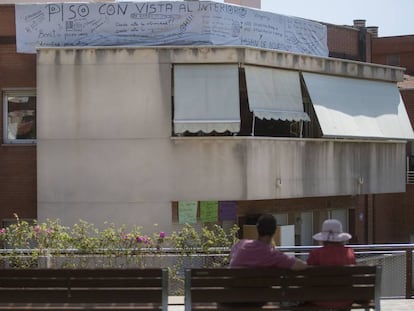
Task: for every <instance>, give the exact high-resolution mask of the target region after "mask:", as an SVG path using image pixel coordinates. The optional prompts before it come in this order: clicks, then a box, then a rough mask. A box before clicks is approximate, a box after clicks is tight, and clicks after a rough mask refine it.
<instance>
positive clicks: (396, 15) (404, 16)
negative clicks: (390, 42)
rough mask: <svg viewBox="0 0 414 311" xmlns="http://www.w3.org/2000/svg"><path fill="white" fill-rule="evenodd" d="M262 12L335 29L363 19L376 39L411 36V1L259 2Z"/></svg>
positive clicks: (413, 30) (413, 3)
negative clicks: (376, 30) (328, 24)
mask: <svg viewBox="0 0 414 311" xmlns="http://www.w3.org/2000/svg"><path fill="white" fill-rule="evenodd" d="M216 2H224V0H216ZM262 10H264V11H269V12H274V13H278V14H283V15H290V16H296V17H302V18H306V19H311V20H315V21H320V22H326V23H331V24H335V25H352V24H353V21H354V19H365V20H366V26H378V27H379V28H378V36H379V37H388V36H401V35H414V0H262Z"/></svg>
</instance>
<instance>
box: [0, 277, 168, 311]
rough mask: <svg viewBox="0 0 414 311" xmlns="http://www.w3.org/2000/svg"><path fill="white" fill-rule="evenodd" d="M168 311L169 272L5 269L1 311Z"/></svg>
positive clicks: (0, 286) (0, 283)
mask: <svg viewBox="0 0 414 311" xmlns="http://www.w3.org/2000/svg"><path fill="white" fill-rule="evenodd" d="M28 309H30V310H61V309H62V310H92V309H93V310H107V309H108V310H141V311H143V310H162V311H167V310H168V273H167V270H166V269H76V270H75V269H73V270H72V269H4V270H0V310H28Z"/></svg>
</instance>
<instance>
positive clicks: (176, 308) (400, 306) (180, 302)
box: [168, 296, 414, 311]
mask: <svg viewBox="0 0 414 311" xmlns="http://www.w3.org/2000/svg"><path fill="white" fill-rule="evenodd" d="M168 303H169V307H168V311H184V297H182V296H170V297H169V299H168ZM361 310H362V309H361ZM381 311H414V299H382V300H381Z"/></svg>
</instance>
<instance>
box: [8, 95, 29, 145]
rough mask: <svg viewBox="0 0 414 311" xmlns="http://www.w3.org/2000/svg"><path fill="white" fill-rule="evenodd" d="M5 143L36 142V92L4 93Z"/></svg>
mask: <svg viewBox="0 0 414 311" xmlns="http://www.w3.org/2000/svg"><path fill="white" fill-rule="evenodd" d="M3 142H4V143H6V144H15V143H17V144H19V143H26V144H27V143H35V142H36V93H35V91H34V90H7V91H3Z"/></svg>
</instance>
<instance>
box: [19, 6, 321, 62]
mask: <svg viewBox="0 0 414 311" xmlns="http://www.w3.org/2000/svg"><path fill="white" fill-rule="evenodd" d="M15 12H16V13H15V20H16V45H17V52H19V53H36V48H38V47H63V46H170V45H197V46H199V45H224V46H226V45H227V46H252V47H258V48H263V49H274V50H282V51H289V52H294V53H300V54H310V55H317V56H328V52H329V51H328V46H327V28H326V26H325V25H323V24H320V23H317V22H314V21H310V20H306V19H302V18H299V17H292V16H285V15H280V14H275V13H271V12H265V11H261V10H256V9H251V8H247V7H243V6H235V5H230V4H225V3H218V2H214V1H151V2H150V1H148V2H132V1H130V2H127V1H125V2H124V1H123V2H112V3H109V2H107V1H104V2H89V3H87V2H85V3H70V2H67V3H38V4H16V6H15Z"/></svg>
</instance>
